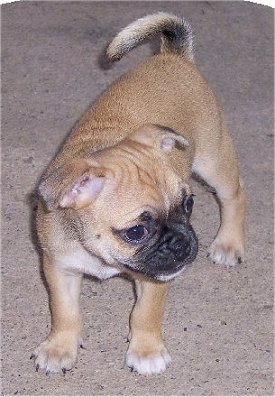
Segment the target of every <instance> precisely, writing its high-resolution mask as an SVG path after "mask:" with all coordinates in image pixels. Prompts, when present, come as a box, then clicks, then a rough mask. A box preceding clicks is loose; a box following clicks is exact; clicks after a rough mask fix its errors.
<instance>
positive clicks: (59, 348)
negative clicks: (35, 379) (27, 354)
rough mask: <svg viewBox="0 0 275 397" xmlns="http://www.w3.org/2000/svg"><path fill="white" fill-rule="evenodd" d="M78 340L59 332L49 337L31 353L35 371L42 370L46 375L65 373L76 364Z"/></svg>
mask: <svg viewBox="0 0 275 397" xmlns="http://www.w3.org/2000/svg"><path fill="white" fill-rule="evenodd" d="M78 346H79V340H78V338H77V337H75V335H73V336H72V335H71V334H67V333H65V332H60V333H58V334H56V335H55V336H49V337H48V339H46V340H45V342H43V343H41V344H40V345H39V346H38V348H37V349H36V350H35V351H34V352H33V354H32V356H31V358H34V359H35V368H36V371H38V370H39V369H43V370H45V371H46V374H47V375H48V374H50V373H56V372H60V371H62V372H63V373H66V371H69V370H71V369H72V367H73V366H74V364H75V362H76V357H77V349H78Z"/></svg>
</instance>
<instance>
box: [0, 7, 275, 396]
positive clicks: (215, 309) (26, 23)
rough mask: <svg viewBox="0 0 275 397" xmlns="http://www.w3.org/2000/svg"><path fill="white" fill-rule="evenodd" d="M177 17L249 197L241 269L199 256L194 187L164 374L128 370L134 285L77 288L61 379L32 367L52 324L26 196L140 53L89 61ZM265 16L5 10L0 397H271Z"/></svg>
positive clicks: (168, 320)
mask: <svg viewBox="0 0 275 397" xmlns="http://www.w3.org/2000/svg"><path fill="white" fill-rule="evenodd" d="M159 10H163V11H169V12H171V13H175V14H178V15H184V16H185V17H186V19H187V20H188V21H189V22H190V23H191V24H192V26H193V28H194V31H195V35H196V59H197V63H198V65H199V67H200V69H201V71H202V72H203V73H204V75H205V76H207V78H208V80H209V81H210V82H211V83H212V85H213V87H214V88H215V90H216V92H217V94H218V96H219V97H220V100H221V102H222V104H223V107H224V110H225V113H226V115H227V120H228V123H229V125H230V129H231V132H232V136H233V139H234V142H235V144H236V147H237V151H238V155H239V160H240V167H241V170H242V175H243V177H244V180H245V184H246V190H247V196H248V219H247V257H246V261H245V263H244V264H242V265H240V266H238V267H236V268H232V269H230V270H227V269H224V268H221V267H218V266H215V265H214V264H212V263H211V262H209V261H208V260H207V258H206V250H207V247H208V245H209V244H210V242H211V241H212V239H213V238H214V236H215V233H216V230H217V228H218V209H217V205H216V202H215V200H214V199H213V197H212V194H211V193H210V192H207V191H206V190H205V189H204V188H203V187H201V186H200V185H198V184H197V183H196V182H194V191H195V193H196V204H195V209H194V215H193V225H194V227H195V229H196V231H197V234H198V236H199V239H200V253H199V255H198V259H197V260H196V262H195V263H194V264H193V266H192V267H190V268H189V270H188V271H187V272H186V273H184V274H183V275H182V276H180V277H179V278H178V279H176V280H175V281H174V282H173V285H172V287H171V289H170V292H169V296H168V300H167V308H166V315H165V321H164V330H165V339H166V342H167V346H168V348H169V350H170V353H171V355H172V358H173V361H172V364H171V366H170V367H169V369H168V370H167V372H165V373H164V374H163V375H160V376H153V377H151V378H146V377H143V376H138V375H137V374H135V373H132V372H130V370H128V369H127V368H125V365H124V356H125V352H126V349H127V341H126V338H127V334H128V316H129V313H130V311H131V308H132V305H133V303H134V296H133V291H132V286H131V283H130V282H128V281H125V280H123V279H121V278H116V279H112V280H109V281H107V282H104V283H100V282H95V281H93V280H90V279H88V278H87V279H85V282H84V287H83V293H82V298H81V299H82V308H83V313H84V318H85V329H84V340H85V344H86V349H85V350H82V351H80V354H79V358H78V362H77V365H76V367H75V368H74V370H72V371H71V372H70V373H67V375H66V376H62V375H55V376H49V377H46V376H45V374H43V373H42V372H38V373H36V372H35V369H34V365H33V362H32V361H31V360H30V359H29V356H30V354H31V352H32V350H33V349H34V348H35V347H36V346H37V345H38V344H39V343H40V342H41V341H42V340H43V339H44V338H45V337H46V334H47V332H48V331H49V324H50V317H49V309H48V297H47V292H46V289H45V287H44V285H43V282H42V279H41V275H40V266H39V259H38V254H37V250H36V245H35V236H34V233H33V232H32V217H33V212H34V208H33V207H34V204H33V201H32V199H31V192H32V191H33V189H34V186H35V183H36V181H37V178H38V177H39V175H40V174H41V172H42V171H43V170H44V168H45V166H46V165H47V164H48V162H49V161H50V159H51V158H52V157H53V155H54V154H55V152H56V150H57V148H58V146H59V145H60V143H61V142H62V140H63V139H64V137H65V135H66V134H67V133H68V132H69V131H70V129H71V128H72V126H73V125H74V124H75V122H76V121H77V120H78V118H79V117H80V116H81V115H82V114H83V112H84V111H85V110H86V109H87V107H88V106H89V104H90V103H91V102H92V101H93V100H94V99H95V98H96V96H97V95H98V94H99V93H100V92H101V91H102V90H103V89H104V88H105V87H106V86H107V85H108V84H109V83H110V82H111V81H113V80H114V79H115V78H116V77H117V76H119V75H120V74H121V73H123V72H124V71H126V70H128V69H129V68H130V67H132V66H134V65H136V63H137V62H139V61H141V60H142V59H143V58H144V56H145V55H148V54H149V53H150V46H142V47H140V48H138V49H136V50H135V51H134V52H132V53H131V54H129V55H128V56H127V57H125V58H124V59H123V60H122V61H121V62H120V63H118V64H116V65H115V66H114V67H113V68H112V69H110V70H102V69H100V67H99V65H98V63H97V59H98V56H99V54H100V52H101V50H102V48H103V47H104V45H105V44H106V43H107V42H108V41H109V40H110V39H111V38H112V37H113V35H114V34H115V33H116V32H117V31H118V30H119V29H121V28H122V27H124V26H126V25H127V24H128V23H129V22H132V21H133V20H134V19H136V18H138V17H140V16H143V15H145V14H149V13H152V12H154V11H159ZM273 18H274V14H273V10H272V9H271V8H269V7H265V6H261V5H257V4H253V3H249V2H247V3H244V2H208V1H207V2H197V1H195V2H180V1H176V2H105V1H104V2H78V1H77V2H68V1H66V2H51V1H49V2H42V1H41V2H40V1H38V2H29V1H28V2H24V1H22V2H15V3H11V4H6V5H4V6H2V54H1V55H2V72H3V77H2V100H3V110H2V205H3V207H2V216H3V217H2V282H1V287H2V334H1V341H2V358H1V363H2V394H4V395H14V394H18V395H257V396H260V395H272V393H273V381H272V372H273V257H272V254H273V221H272V214H273V131H274V125H273V106H274V103H273V67H274V65H273Z"/></svg>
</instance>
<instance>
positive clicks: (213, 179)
mask: <svg viewBox="0 0 275 397" xmlns="http://www.w3.org/2000/svg"><path fill="white" fill-rule="evenodd" d="M206 150H207V148H206ZM206 150H205V151H204V150H203V151H202V152H201V153H200V156H198V158H197V160H196V161H195V163H194V171H195V172H196V173H197V174H198V175H199V176H200V177H202V178H203V179H204V180H205V181H206V182H207V183H208V184H209V185H210V186H212V187H213V188H214V189H215V191H216V193H217V197H218V200H219V203H220V210H221V224H220V228H219V231H218V233H217V236H216V238H215V240H214V241H213V243H212V245H211V247H210V250H209V256H210V258H211V259H212V260H213V262H215V263H217V264H221V265H225V266H234V265H236V264H238V263H241V261H242V260H243V258H244V248H245V230H244V229H245V227H244V223H245V194H244V189H243V183H242V181H241V178H240V175H239V170H238V164H237V159H236V154H235V150H234V147H233V144H232V142H231V139H230V137H229V136H228V134H227V132H226V131H224V133H223V135H222V137H221V141H220V143H219V146H218V147H215V148H214V150H210V151H208V152H206Z"/></svg>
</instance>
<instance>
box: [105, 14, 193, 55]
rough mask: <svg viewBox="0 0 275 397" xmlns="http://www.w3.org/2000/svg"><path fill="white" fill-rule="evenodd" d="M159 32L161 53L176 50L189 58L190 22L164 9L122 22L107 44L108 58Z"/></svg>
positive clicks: (190, 50)
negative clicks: (116, 33) (119, 28)
mask: <svg viewBox="0 0 275 397" xmlns="http://www.w3.org/2000/svg"><path fill="white" fill-rule="evenodd" d="M156 35H160V39H161V45H160V52H161V53H172V54H178V55H181V56H183V57H185V58H186V59H188V60H190V61H193V57H194V55H193V35H192V30H191V27H190V25H189V24H188V23H187V22H186V21H185V20H184V19H181V18H179V17H177V16H175V15H171V14H168V13H165V12H158V13H156V14H152V15H147V16H145V17H143V18H140V19H138V20H136V21H134V22H133V23H131V24H130V25H128V26H126V28H124V29H123V30H122V31H121V32H120V33H118V35H117V36H116V37H115V38H114V39H113V41H112V42H111V43H110V44H109V46H108V48H107V57H108V59H109V60H110V61H118V60H120V59H121V58H122V57H123V56H124V55H125V54H126V53H127V52H129V51H131V50H132V49H133V48H135V47H136V46H137V45H139V44H141V43H142V42H143V41H144V40H148V39H150V38H153V37H155V36H156Z"/></svg>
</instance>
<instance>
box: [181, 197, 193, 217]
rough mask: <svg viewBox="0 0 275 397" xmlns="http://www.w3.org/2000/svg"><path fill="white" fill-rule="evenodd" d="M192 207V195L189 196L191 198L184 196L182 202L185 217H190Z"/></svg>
mask: <svg viewBox="0 0 275 397" xmlns="http://www.w3.org/2000/svg"><path fill="white" fill-rule="evenodd" d="M193 205H194V199H193V195H191V196H186V197H185V198H184V200H183V209H184V212H185V213H186V214H187V215H190V214H191V212H192V208H193Z"/></svg>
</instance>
